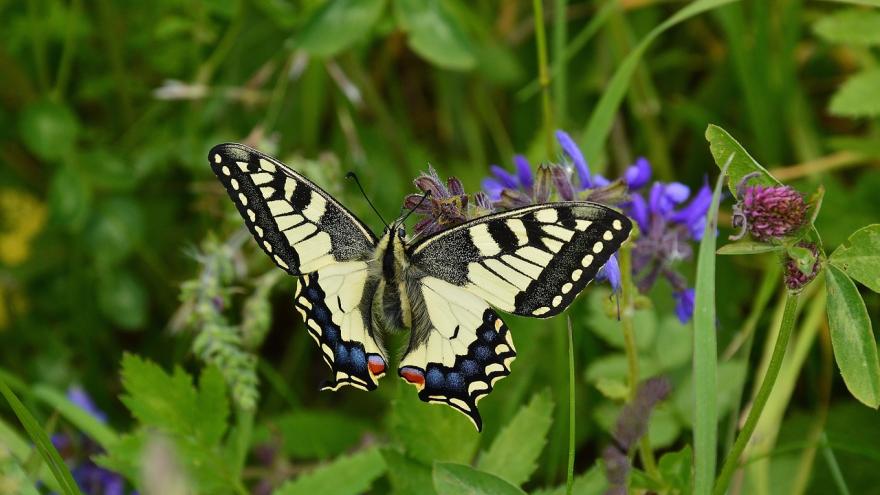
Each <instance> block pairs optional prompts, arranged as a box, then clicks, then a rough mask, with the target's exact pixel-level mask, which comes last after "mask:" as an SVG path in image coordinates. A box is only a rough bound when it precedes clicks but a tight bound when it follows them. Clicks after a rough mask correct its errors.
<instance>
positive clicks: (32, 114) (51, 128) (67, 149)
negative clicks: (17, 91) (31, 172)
mask: <svg viewBox="0 0 880 495" xmlns="http://www.w3.org/2000/svg"><path fill="white" fill-rule="evenodd" d="M19 132H20V133H21V139H22V141H23V142H24V144H25V146H27V148H28V149H29V150H31V151H32V152H33V153H34V154H35V155H37V156H39V157H40V158H42V159H44V160H57V159H60V158H64V157H66V156H67V155H69V154H70V153H71V152H72V151H73V147H74V145H75V144H76V137H77V134H78V133H79V123H78V122H77V120H76V115H74V113H73V112H72V111H71V110H70V108H68V107H67V106H65V105H62V104H60V103H55V102H53V101H48V100H42V101H38V102H35V103H32V104H30V105H28V106H27V108H25V109H24V111H22V113H21V120H20V121H19Z"/></svg>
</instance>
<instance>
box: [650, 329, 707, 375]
mask: <svg viewBox="0 0 880 495" xmlns="http://www.w3.org/2000/svg"><path fill="white" fill-rule="evenodd" d="M655 340H656V342H655V344H654V359H653V361H654V362H655V363H656V365H657V371H656V373H655V374H657V373H668V372H672V371H673V370H676V369H677V368H680V367H682V366H684V365H686V364H689V363H690V361H691V355H692V348H693V345H694V343H693V337H692V335H691V329H690V325H687V324H684V323H682V322H680V321H679V320H678V318H677V317H676V316H673V315H666V316H665V317H663V319H662V320H660V326H659V328H658V329H657V338H656V339H655ZM640 359H642V358H640Z"/></svg>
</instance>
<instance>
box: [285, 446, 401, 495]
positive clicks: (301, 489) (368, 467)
mask: <svg viewBox="0 0 880 495" xmlns="http://www.w3.org/2000/svg"><path fill="white" fill-rule="evenodd" d="M384 472H385V461H384V459H383V458H382V454H380V453H379V449H377V448H372V449H369V450H364V451H362V452H358V453H357V454H354V455H351V456H346V457H341V458H339V459H336V460H334V461H333V462H331V463H329V464H324V465H323V466H321V467H319V468H317V469H315V470H314V471H312V472H310V473H307V474H304V475H302V476H300V477H299V478H297V479H295V480H293V481H288V482H287V483H285V484H283V485H281V487H280V488H278V489H277V490H275V492H273V493H274V495H312V494H314V493H320V494H321V495H358V494H360V493H365V492H367V491H368V490H369V489H370V485H371V484H372V483H373V481H374V480H376V478H378V477H380V476H382V474H383V473H384Z"/></svg>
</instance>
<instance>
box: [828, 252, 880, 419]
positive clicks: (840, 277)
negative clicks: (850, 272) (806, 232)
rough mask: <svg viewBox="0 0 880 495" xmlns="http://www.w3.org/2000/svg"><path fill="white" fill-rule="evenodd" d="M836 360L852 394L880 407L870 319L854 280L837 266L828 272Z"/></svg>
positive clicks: (878, 367) (879, 370)
mask: <svg viewBox="0 0 880 495" xmlns="http://www.w3.org/2000/svg"><path fill="white" fill-rule="evenodd" d="M825 285H826V288H827V293H828V326H829V327H830V329H831V345H832V347H833V348H834V360H835V361H837V366H838V367H839V368H840V374H841V375H843V381H844V383H846V387H847V388H848V389H849V391H850V393H852V395H853V397H855V398H856V399H858V400H860V401H861V402H863V403H864V404H866V405H868V406H870V407H873V408H877V407H878V406H880V360H878V357H877V341H876V340H875V338H874V332H873V331H872V329H871V319H870V318H869V317H868V310H867V309H866V308H865V302H864V301H863V300H862V296H861V294H859V290H858V289H857V288H856V285H855V283H853V281H852V280H850V278H849V277H848V276H847V275H846V273H844V272H843V271H842V270H840V269H839V268H837V267H836V266H835V265H829V266H828V269H827V270H826V271H825Z"/></svg>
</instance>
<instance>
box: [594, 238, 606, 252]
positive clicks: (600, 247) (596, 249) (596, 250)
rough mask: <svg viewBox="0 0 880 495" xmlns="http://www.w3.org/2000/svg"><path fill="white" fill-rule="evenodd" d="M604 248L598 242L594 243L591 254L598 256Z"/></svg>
mask: <svg viewBox="0 0 880 495" xmlns="http://www.w3.org/2000/svg"><path fill="white" fill-rule="evenodd" d="M603 247H605V246H604V245H603V244H602V243H601V242H600V241H596V244H593V252H594V253H596V254H599V253H601V252H602V248H603Z"/></svg>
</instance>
